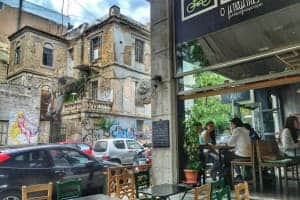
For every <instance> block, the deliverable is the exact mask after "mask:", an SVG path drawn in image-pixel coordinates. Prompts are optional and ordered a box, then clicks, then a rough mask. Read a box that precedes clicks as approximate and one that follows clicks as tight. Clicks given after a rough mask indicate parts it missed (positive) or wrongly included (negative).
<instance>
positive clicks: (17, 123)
mask: <svg viewBox="0 0 300 200" xmlns="http://www.w3.org/2000/svg"><path fill="white" fill-rule="evenodd" d="M9 125H10V126H9V130H8V144H10V145H18V144H31V143H37V136H38V126H37V125H35V124H33V123H32V122H31V120H30V119H28V118H26V116H25V114H24V112H18V113H17V114H14V116H12V117H11V118H10V122H9Z"/></svg>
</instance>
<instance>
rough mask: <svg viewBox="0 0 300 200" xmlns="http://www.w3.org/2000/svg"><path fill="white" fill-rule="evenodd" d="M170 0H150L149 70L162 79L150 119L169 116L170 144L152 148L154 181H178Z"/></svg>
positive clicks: (155, 182)
mask: <svg viewBox="0 0 300 200" xmlns="http://www.w3.org/2000/svg"><path fill="white" fill-rule="evenodd" d="M172 2H174V1H171V0H152V1H150V3H151V45H152V47H151V56H152V62H151V63H152V64H151V73H152V77H154V76H155V75H160V76H161V77H162V82H161V83H160V84H159V85H158V87H157V90H156V93H155V95H154V96H153V98H152V107H151V108H152V120H153V121H157V120H161V119H162V120H169V124H170V130H169V135H170V147H169V148H154V149H153V152H152V158H153V164H152V166H153V182H154V184H161V183H177V182H178V171H179V170H178V168H179V165H178V141H177V139H178V131H177V126H178V123H181V122H178V121H177V111H176V110H177V94H176V81H175V79H174V78H173V73H174V72H173V71H174V66H175V65H174V64H173V62H172V52H173V49H172V40H171V39H170V38H172V35H173V33H172V31H171V30H172V27H171V26H170V24H171V23H170V22H171V21H172V17H171V12H172V11H171V9H170V8H172V6H171V4H170V3H172Z"/></svg>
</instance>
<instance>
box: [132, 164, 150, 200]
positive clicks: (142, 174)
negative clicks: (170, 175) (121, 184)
mask: <svg viewBox="0 0 300 200" xmlns="http://www.w3.org/2000/svg"><path fill="white" fill-rule="evenodd" d="M136 168H138V171H137V172H135V173H134V177H135V180H134V181H135V190H136V192H135V193H136V198H139V190H140V189H143V188H148V187H150V170H151V165H139V166H137V167H136Z"/></svg>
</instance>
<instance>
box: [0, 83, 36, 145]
mask: <svg viewBox="0 0 300 200" xmlns="http://www.w3.org/2000/svg"><path fill="white" fill-rule="evenodd" d="M0 102H1V104H0V120H2V121H8V122H9V130H8V131H9V133H8V135H9V139H8V142H10V144H19V143H28V140H26V137H25V135H26V134H27V133H29V132H30V135H31V136H32V137H30V142H32V143H35V142H37V137H38V134H39V133H40V131H39V119H40V106H39V105H40V91H39V89H36V88H31V87H25V86H17V85H9V84H0ZM21 118H22V119H23V120H25V125H24V129H23V130H21V129H20V128H18V127H20V125H18V123H21V122H20V121H19V120H20V119H21ZM26 131H27V132H26ZM28 131H29V132H28Z"/></svg>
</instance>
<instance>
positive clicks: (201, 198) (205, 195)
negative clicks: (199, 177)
mask: <svg viewBox="0 0 300 200" xmlns="http://www.w3.org/2000/svg"><path fill="white" fill-rule="evenodd" d="M210 197H211V185H210V184H205V185H202V186H200V187H196V188H195V197H194V200H210Z"/></svg>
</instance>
